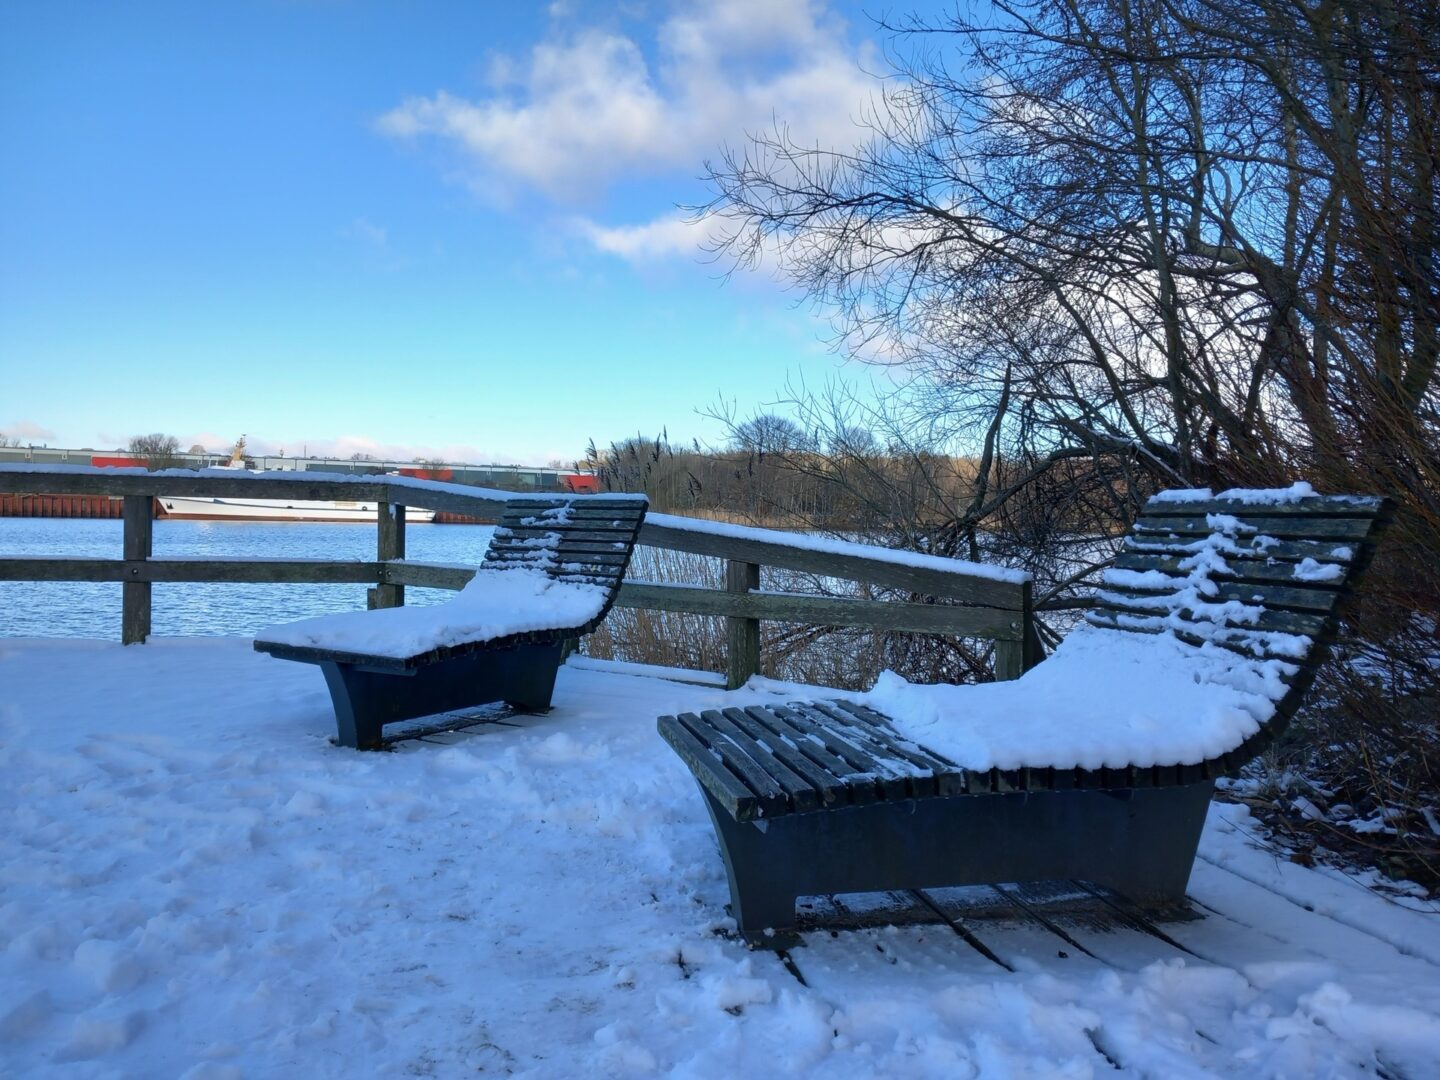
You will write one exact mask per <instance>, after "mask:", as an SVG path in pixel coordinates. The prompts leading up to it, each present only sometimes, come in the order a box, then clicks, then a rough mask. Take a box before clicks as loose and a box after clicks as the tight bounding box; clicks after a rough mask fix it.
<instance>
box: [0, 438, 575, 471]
mask: <svg viewBox="0 0 1440 1080" xmlns="http://www.w3.org/2000/svg"><path fill="white" fill-rule="evenodd" d="M33 455H43V456H44V457H45V458H49V459H52V460H53V459H55V458H56V457H60V458H74V459H80V460H85V459H89V458H93V457H101V458H115V457H128V458H134V459H135V460H136V461H137V462H143V461H144V460H145V455H144V454H133V453H131V452H130V451H129V450H101V449H95V448H91V447H64V446H34V445H27V446H0V462H5V461H30V460H33ZM173 457H174V458H175V460H176V461H178V462H180V463H182V467H183V466H185V465H192V464H193V465H197V466H205V465H213V464H216V463H219V462H224V461H228V460H229V458H230V451H229V450H222V451H217V452H214V453H212V452H209V451H207V452H206V453H204V454H192V453H190V452H188V451H177V452H176V453H175V454H174V455H173ZM245 460H246V461H253V462H254V463H255V468H256V469H296V470H300V471H309V470H317V471H331V472H335V471H345V472H353V471H356V470H360V469H364V470H367V471H369V470H377V471H386V472H391V471H394V470H397V469H474V470H480V471H487V472H511V473H516V472H526V473H539V474H542V475H546V476H576V475H583V474H585V472H586V470H584V469H575V468H567V469H556V468H552V467H550V466H548V465H502V464H499V463H495V462H492V463H490V464H478V463H475V462H467V461H443V462H425V461H414V460H410V461H402V460H398V459H395V458H358V459H357V458H337V457H315V456H308V457H302V456H291V455H288V454H287V455H283V456H282V455H280V454H246V455H245Z"/></svg>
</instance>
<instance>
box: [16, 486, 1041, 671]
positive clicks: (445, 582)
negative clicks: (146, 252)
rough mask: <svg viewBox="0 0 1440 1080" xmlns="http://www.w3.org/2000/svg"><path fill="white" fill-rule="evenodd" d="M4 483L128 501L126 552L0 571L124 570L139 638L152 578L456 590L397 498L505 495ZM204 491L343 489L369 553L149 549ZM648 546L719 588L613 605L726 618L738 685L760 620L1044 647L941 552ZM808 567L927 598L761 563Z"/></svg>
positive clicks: (651, 539) (373, 594)
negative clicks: (282, 555)
mask: <svg viewBox="0 0 1440 1080" xmlns="http://www.w3.org/2000/svg"><path fill="white" fill-rule="evenodd" d="M0 491H3V492H6V493H16V494H25V493H45V494H51V495H109V496H118V497H122V498H123V500H124V510H123V515H122V516H123V519H124V532H123V537H122V544H121V546H122V558H120V559H94V558H56V557H43V558H9V557H5V556H4V555H3V553H0V581H100V582H120V583H121V588H122V603H121V640H122V641H124V642H126V643H127V644H131V643H138V642H143V641H144V640H145V639H146V638H147V637H148V636H149V634H150V602H151V586H152V584H154V583H155V582H167V583H168V582H232V583H296V584H300V583H304V584H313V583H326V584H347V583H348V584H354V583H370V584H373V585H374V588H373V589H371V591H370V594H369V595H370V604H371V606H372V607H396V606H399V605H401V604H403V603H404V597H405V587H406V586H415V587H423V588H439V589H460V588H463V587H464V586H465V584H466V582H468V581H469V580H470V578H471V577H472V576H474V573H475V570H474V568H473V567H468V566H458V565H452V564H440V563H422V562H413V561H407V560H406V559H405V508H406V507H407V506H414V507H421V508H424V509H427V510H436V511H449V512H452V513H457V514H466V515H471V516H476V517H485V516H492V517H498V516H499V512H500V510H501V509H502V508H503V504H504V503H505V502H506V501H507V500H508V499H509V498H527V499H528V498H536V497H540V498H551V497H554V496H552V495H549V494H544V495H538V496H537V495H531V494H524V495H521V494H511V493H506V492H497V491H488V490H485V489H474V490H467V489H465V488H464V487H462V486H460V485H455V484H444V483H438V482H434V481H424V480H412V479H409V478H397V477H383V478H374V477H367V478H365V479H364V480H356V479H354V478H352V477H349V476H346V475H344V474H337V475H334V476H329V477H327V476H323V475H320V474H317V473H313V472H312V473H305V474H256V475H248V476H236V475H234V474H233V473H232V474H227V473H224V472H215V471H206V470H202V471H199V472H180V471H178V470H177V471H167V472H160V473H147V472H143V471H141V470H130V469H92V468H83V467H82V468H76V467H65V466H48V467H46V466H0ZM166 496H174V497H182V496H204V497H216V498H227V497H229V498H251V499H257V498H258V499H300V500H330V499H343V500H346V501H356V502H373V503H375V504H376V506H377V508H378V514H377V526H376V557H375V559H373V560H328V559H188V558H187V559H173V558H171V559H157V558H154V557H153V550H152V547H153V545H152V538H153V517H154V514H153V508H154V501H155V499H157V498H160V499H163V498H165V497H166ZM578 498H580V499H584V498H585V496H578ZM639 542H640V543H641V544H642V545H644V546H647V547H655V548H661V549H665V550H669V551H680V552H687V553H690V554H695V555H705V556H711V557H714V558H719V559H723V560H725V564H726V574H725V588H724V589H711V588H703V587H699V586H687V585H673V584H662V583H659V582H650V581H634V580H631V581H627V582H625V583H624V584H623V585H622V586H621V589H620V594H619V598H618V600H617V605H618V606H620V607H624V608H640V609H647V610H655V611H673V612H688V613H694V614H701V615H712V616H720V617H723V618H725V619H726V621H727V628H728V642H729V655H728V663H727V671H726V678H727V683H728V684H729V685H730V686H732V687H733V686H738V685H740V684H741V683H743V682H744V681H745V680H746V679H748V678H749V677H750V676H751V675H753V674H756V673H758V672H759V670H760V623H761V621H763V620H773V621H777V622H790V623H806V624H811V625H818V626H847V627H865V628H870V629H876V630H896V631H913V632H919V633H933V634H952V635H955V636H960V637H976V638H986V639H990V640H993V641H994V642H995V676H996V678H1002V679H1008V678H1016V677H1018V676H1019V675H1020V674H1021V673H1022V672H1023V671H1024V670H1026V669H1027V668H1029V667H1031V666H1033V665H1034V664H1035V663H1037V662H1038V661H1039V659H1040V647H1039V644H1038V638H1037V637H1036V634H1035V628H1034V618H1033V605H1032V599H1031V587H1030V582H1029V580H1028V579H1023V580H1022V579H1021V578H1019V577H1018V576H1012V580H997V579H996V578H995V577H994V576H990V575H985V574H980V573H976V572H974V571H973V570H967V569H966V567H967V564H964V563H956V564H955V568H953V569H952V568H950V567H948V566H946V565H945V564H946V562H947V561H948V560H940V559H931V560H914V559H908V560H907V559H899V560H897V559H896V557H895V555H894V553H891V552H887V551H885V550H884V549H881V548H876V549H873V554H872V553H868V552H866V551H865V550H864V548H863V547H862V546H861V545H846V547H845V550H834V549H833V548H831V549H828V550H827V549H825V548H824V547H823V546H821V547H817V546H815V545H810V544H805V543H800V542H797V540H796V539H795V538H793V537H787V536H786V534H784V533H779V532H770V531H768V530H763V529H734V528H729V529H726V528H721V529H717V528H716V527H715V526H714V524H713V523H711V522H702V521H691V520H688V519H686V518H682V517H674V516H670V515H662V514H654V515H651V516H650V517H649V518H648V519H647V520H646V522H645V525H644V526H643V527H642V529H641V531H640V538H639ZM762 566H771V567H776V568H779V569H786V570H793V571H799V572H802V573H811V574H816V575H820V576H823V577H828V578H842V579H847V580H852V581H859V582H865V583H868V584H872V585H878V586H882V587H888V588H897V589H902V590H905V591H907V592H909V593H911V594H913V595H915V596H916V597H918V598H922V599H923V601H924V602H914V603H912V602H898V601H883V600H863V599H854V598H846V597H832V596H815V595H808V594H801V593H787V592H773V591H764V590H761V588H760V568H761V567H762Z"/></svg>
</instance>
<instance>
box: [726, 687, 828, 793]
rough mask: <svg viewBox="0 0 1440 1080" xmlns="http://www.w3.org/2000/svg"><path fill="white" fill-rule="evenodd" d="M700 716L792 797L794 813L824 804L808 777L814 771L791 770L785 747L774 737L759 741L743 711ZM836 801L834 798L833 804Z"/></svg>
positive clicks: (793, 768)
mask: <svg viewBox="0 0 1440 1080" xmlns="http://www.w3.org/2000/svg"><path fill="white" fill-rule="evenodd" d="M700 716H701V717H702V718H703V719H704V720H705V721H706V722H707V723H709V724H710V725H711V726H712V727H714V728H716V729H717V730H719V731H721V732H723V733H724V734H726V735H728V736H730V737H731V738H732V739H734V740H735V741H736V742H737V743H739V744H740V745H741V746H743V747H744V748H745V751H746V752H747V753H748V754H749V755H750V759H751V760H752V761H754V762H755V763H756V764H757V765H759V766H760V767H761V768H763V769H764V770H765V771H766V773H767V774H769V776H770V777H771V778H772V779H774V780H775V782H776V783H777V784H779V785H780V786H781V787H782V788H783V789H784V790H785V793H786V794H787V795H788V796H789V797H790V808H791V809H793V810H795V811H796V812H798V813H803V812H804V811H806V810H814V809H815V808H816V807H818V806H821V805H824V804H825V799H824V798H823V796H822V795H821V792H820V790H819V788H817V786H816V785H815V783H814V782H813V781H812V780H811V778H810V776H809V775H807V773H808V772H810V771H811V770H809V769H806V768H805V765H804V764H800V765H797V766H792V765H791V763H790V761H789V760H787V757H788V755H786V754H785V753H783V751H784V749H785V747H784V744H783V743H779V745H776V744H777V743H778V740H776V739H775V738H774V736H769V737H768V738H766V737H764V736H763V735H762V736H761V737H759V738H757V737H756V733H755V732H754V731H752V730H751V728H752V724H751V721H750V718H749V717H747V716H746V715H745V712H744V710H742V709H737V708H734V707H733V706H732V707H730V708H727V709H706V710H705V711H704V712H702V713H701V714H700ZM797 756H798V755H797ZM802 761H803V759H802ZM812 768H813V767H812ZM833 801H834V800H833V798H832V799H831V802H833Z"/></svg>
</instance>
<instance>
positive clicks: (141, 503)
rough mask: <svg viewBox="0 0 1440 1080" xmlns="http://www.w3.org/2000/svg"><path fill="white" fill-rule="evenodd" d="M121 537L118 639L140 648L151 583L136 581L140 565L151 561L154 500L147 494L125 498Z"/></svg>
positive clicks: (146, 627)
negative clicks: (122, 573) (122, 576)
mask: <svg viewBox="0 0 1440 1080" xmlns="http://www.w3.org/2000/svg"><path fill="white" fill-rule="evenodd" d="M123 517H124V538H123V540H122V541H121V544H122V548H123V555H124V558H125V583H124V584H123V585H122V586H121V587H120V589H121V598H120V640H121V641H122V642H123V643H124V644H126V645H143V644H144V643H145V639H146V638H148V637H149V636H150V582H148V581H141V580H139V576H140V570H141V568H140V566H139V565H137V564H139V563H143V562H145V560H146V559H148V558H150V553H151V550H152V542H153V539H154V534H155V500H154V498H153V497H152V496H149V495H126V496H125V509H124V513H123Z"/></svg>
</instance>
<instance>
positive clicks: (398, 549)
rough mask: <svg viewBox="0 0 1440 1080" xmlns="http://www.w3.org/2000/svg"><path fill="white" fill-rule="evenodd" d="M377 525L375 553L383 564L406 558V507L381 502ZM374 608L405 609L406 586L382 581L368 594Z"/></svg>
mask: <svg viewBox="0 0 1440 1080" xmlns="http://www.w3.org/2000/svg"><path fill="white" fill-rule="evenodd" d="M375 510H376V515H375V520H376V523H377V533H376V545H375V553H376V556H377V557H378V558H379V559H380V561H381V562H386V561H387V560H390V559H403V558H405V507H404V505H403V504H401V503H390V502H384V501H381V502H380V503H378V504H377V505H376V507H375ZM366 598H367V602H368V603H369V605H370V607H372V608H390V607H403V606H404V604H405V586H404V585H391V584H390V583H389V582H388V581H382V582H381V583H380V584H379V585H377V586H376V587H375V588H374V589H372V590H371V591H370V592H369V593H367V594H366Z"/></svg>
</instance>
